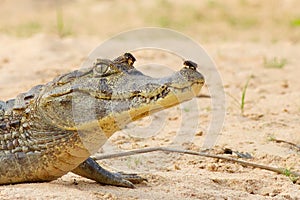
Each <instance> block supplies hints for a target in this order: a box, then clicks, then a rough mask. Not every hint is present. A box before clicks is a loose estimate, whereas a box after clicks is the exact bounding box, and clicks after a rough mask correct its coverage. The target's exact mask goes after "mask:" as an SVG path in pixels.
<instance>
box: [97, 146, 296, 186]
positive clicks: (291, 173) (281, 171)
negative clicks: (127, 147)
mask: <svg viewBox="0 0 300 200" xmlns="http://www.w3.org/2000/svg"><path fill="white" fill-rule="evenodd" d="M154 151H163V152H173V153H183V154H189V155H196V156H202V157H208V158H217V159H222V160H227V161H230V162H234V163H238V164H240V165H242V166H246V167H249V166H250V167H255V168H260V169H264V170H268V171H273V172H276V173H279V174H283V175H286V176H288V177H290V178H291V179H292V180H297V179H298V178H299V177H300V173H299V172H294V171H290V170H288V169H285V168H276V167H270V166H266V165H261V164H256V163H252V162H246V161H243V160H238V159H235V158H230V157H226V156H221V155H214V154H209V153H204V152H195V151H190V150H180V149H174V148H167V147H153V148H144V149H137V150H131V151H126V152H120V153H112V154H106V155H95V156H93V157H92V158H93V159H94V160H103V159H110V158H117V157H124V156H131V155H136V154H142V153H149V152H154Z"/></svg>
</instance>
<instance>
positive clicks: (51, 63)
mask: <svg viewBox="0 0 300 200" xmlns="http://www.w3.org/2000/svg"><path fill="white" fill-rule="evenodd" d="M3 2H6V3H7V1H3ZM33 2H34V1H33ZM79 2H80V1H79ZM89 2H90V3H91V1H89ZM103 2H104V4H105V5H107V2H106V1H103ZM230 2H231V3H232V1H230ZM287 2H290V1H287ZM77 3H78V2H77ZM5 5H6V4H5ZM287 5H289V6H290V4H288V3H287ZM292 5H293V4H292ZM257 7H259V6H257ZM3 8H6V10H5V9H4V10H5V11H7V10H9V9H8V8H9V6H7V7H3ZM76 8H77V7H76ZM78 9H79V8H78ZM95 9H96V8H95ZM73 12H75V11H73ZM13 19H14V17H12V19H11V20H12V21H13ZM137 21H138V20H137ZM2 24H3V23H2ZM138 24H139V23H138V22H137V25H138ZM106 25H107V24H106ZM107 26H108V25H107ZM225 30H226V29H225ZM297 31H298V29H297ZM200 32H201V31H200ZM109 33H110V32H109V31H108V32H106V33H105V34H109ZM105 34H104V33H102V35H101V36H100V37H97V36H95V35H71V36H68V37H64V38H61V37H58V36H57V35H54V34H47V33H43V31H41V32H40V33H37V34H33V35H30V36H28V37H17V36H15V35H13V34H9V33H5V32H4V33H2V34H0V44H1V48H0V94H1V96H0V98H1V99H2V100H8V99H10V98H14V97H15V96H16V95H17V94H18V93H20V92H24V91H27V90H28V89H30V88H31V87H33V86H34V85H37V84H41V83H46V82H48V81H51V80H52V79H53V78H54V77H56V76H57V75H59V74H62V73H66V72H68V71H71V70H74V69H77V68H78V67H79V66H80V64H81V63H82V61H84V59H85V58H86V56H87V55H88V53H89V52H90V51H91V50H93V49H94V48H96V47H97V45H98V44H100V43H101V42H102V41H103V40H104V39H106V37H105ZM194 35H195V37H196V39H199V38H197V36H196V35H197V34H196V33H194ZM225 35H227V36H228V32H226V33H225ZM249 35H250V34H246V35H245V34H244V35H243V34H242V36H240V37H241V38H242V39H244V38H248V39H247V40H246V39H245V40H237V41H235V40H234V39H231V40H229V41H228V40H222V39H221V40H217V41H214V40H215V38H216V37H217V35H214V36H212V38H208V39H207V40H206V41H205V42H203V43H202V42H201V41H199V42H201V43H202V44H203V46H204V48H205V49H206V50H207V51H208V53H209V54H210V55H211V57H212V58H213V59H214V60H215V62H216V64H217V69H218V71H219V73H220V75H221V77H222V80H223V85H224V90H225V94H226V118H225V122H224V126H223V130H222V132H221V133H220V135H219V137H218V140H217V142H216V145H215V146H214V148H213V149H212V150H211V152H212V153H215V154H219V155H223V154H224V151H223V149H224V148H230V149H232V150H234V151H239V152H248V153H250V154H251V155H252V156H253V158H252V159H248V160H247V161H251V162H256V163H261V164H266V165H270V166H274V167H283V168H288V169H292V170H294V171H297V172H300V165H299V163H300V154H299V151H297V149H295V148H292V147H291V146H289V145H287V144H281V143H280V144H279V143H274V142H272V141H270V140H269V138H270V137H273V138H276V139H282V140H286V141H290V142H293V143H296V144H300V134H299V124H300V118H299V117H300V101H299V99H300V79H299V75H300V68H299V66H298V65H300V60H299V57H300V45H299V43H298V42H297V40H298V37H296V34H295V32H292V33H291V34H289V35H288V39H286V40H284V39H281V38H280V37H281V36H280V37H279V39H278V41H277V40H276V42H274V41H273V40H272V38H271V39H270V40H266V41H265V40H263V39H262V40H259V41H257V40H256V39H253V38H252V39H251V38H250V36H249ZM279 35H280V34H279ZM228 37H230V34H229V36H228ZM249 38H250V39H249ZM273 39H274V38H273ZM136 57H137V59H138V61H141V62H143V61H149V60H150V61H154V62H156V63H159V62H160V61H161V60H162V59H164V61H165V63H166V64H167V65H169V66H171V68H172V69H179V67H180V65H179V64H178V62H177V60H176V59H175V58H174V59H173V57H172V55H164V54H162V53H159V52H158V53H157V52H156V53H154V54H153V53H152V52H138V53H137V54H136ZM273 58H278V59H279V61H280V59H282V58H283V59H285V60H286V61H287V62H286V64H285V65H284V66H283V67H282V68H274V66H278V64H274V63H272V61H271V60H272V59H273ZM264 59H267V61H266V62H267V65H271V66H273V67H271V68H270V67H266V62H265V61H264ZM157 70H158V69H157V68H148V69H146V72H147V73H150V74H151V73H152V74H160V73H165V72H163V71H157ZM199 70H200V71H201V68H200V69H199ZM249 77H252V78H251V79H250V81H249V85H248V88H247V93H246V98H245V108H244V114H243V115H242V114H241V110H240V105H239V102H240V99H241V95H242V90H243V87H244V85H245V84H246V81H247V79H248V78H249ZM207 87H208V88H209V85H208V86H206V87H205V88H203V91H202V94H209V92H208V89H207ZM195 103H196V104H195ZM195 105H197V106H198V108H199V111H197V110H196V109H194V107H193V106H195ZM211 109H212V105H211V100H210V99H207V98H196V99H194V100H193V101H191V102H187V103H184V104H183V106H181V107H175V108H171V109H169V110H168V111H167V112H163V113H158V114H155V115H154V116H153V117H150V118H146V119H144V120H142V121H141V122H135V123H134V125H131V126H129V127H128V128H127V129H126V130H123V131H120V132H118V133H116V134H115V135H114V136H113V137H112V138H110V140H109V141H108V142H107V143H106V144H105V146H104V147H103V148H102V149H101V150H100V152H101V153H111V152H113V151H122V150H130V149H138V148H143V147H155V146H168V145H171V144H172V142H174V141H175V139H176V138H177V134H178V130H179V129H180V130H181V131H182V132H183V134H186V137H185V135H183V136H184V137H185V138H188V140H187V141H188V142H185V143H184V144H182V147H183V148H186V149H191V150H195V151H199V150H201V148H202V145H203V142H204V138H205V137H206V135H207V128H208V126H209V124H210V120H211V117H212V116H211ZM183 116H184V117H185V118H184V119H185V120H183ZM195 120H199V122H200V123H196V125H195ZM160 121H163V124H159V123H158V122H160ZM149 124H151V125H150V126H149ZM149 127H150V128H149ZM153 128H155V131H153V130H152V129H153ZM151 130H152V132H151ZM149 131H150V133H149ZM141 134H142V135H141ZM227 156H231V157H236V155H227ZM100 163H101V164H102V165H104V166H106V167H107V168H110V169H112V170H116V171H125V172H137V173H138V174H140V175H141V176H144V177H146V178H147V179H148V182H144V183H142V184H139V185H136V186H137V188H136V189H127V188H119V187H113V186H102V185H99V184H97V183H95V182H93V181H90V180H87V179H84V178H81V177H79V176H77V175H74V174H72V173H69V174H67V175H65V176H63V177H62V178H60V179H58V180H56V181H52V182H50V183H32V184H18V185H6V186H1V187H0V198H1V199H300V185H299V181H298V183H296V184H294V183H292V181H291V180H290V179H289V178H288V177H286V176H283V175H278V174H275V173H273V172H269V171H265V170H260V169H253V168H249V167H242V166H240V165H238V164H233V163H229V162H225V161H222V160H216V159H208V158H202V157H197V156H189V155H178V154H173V153H172V154H165V153H149V154H144V155H137V156H131V157H125V158H120V159H110V160H104V161H101V162H100Z"/></svg>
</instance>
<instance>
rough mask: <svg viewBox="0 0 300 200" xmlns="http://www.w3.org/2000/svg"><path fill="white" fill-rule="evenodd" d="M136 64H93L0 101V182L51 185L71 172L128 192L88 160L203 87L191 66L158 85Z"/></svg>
mask: <svg viewBox="0 0 300 200" xmlns="http://www.w3.org/2000/svg"><path fill="white" fill-rule="evenodd" d="M134 61H135V58H134V57H133V56H132V55H131V54H129V53H125V54H124V55H122V56H120V57H118V58H116V59H115V60H112V61H111V60H106V59H98V60H97V61H96V62H95V63H94V65H93V66H91V67H89V68H85V69H80V70H76V71H73V72H71V73H68V74H65V75H62V76H60V77H58V78H56V79H54V80H53V81H51V82H49V83H47V84H45V85H39V86H36V87H34V88H32V89H31V90H30V91H28V92H27V93H22V94H20V95H18V96H17V97H16V99H13V100H9V101H6V102H3V101H0V184H11V183H21V182H39V181H51V180H55V179H57V178H59V177H61V176H62V175H64V174H66V173H68V172H70V171H73V172H74V173H77V174H79V175H82V176H85V177H87V178H90V179H93V180H96V181H97V182H100V183H104V184H111V185H119V186H125V187H133V184H132V183H131V182H130V181H128V180H125V179H126V177H125V179H124V177H123V176H122V175H120V174H114V173H110V172H108V171H106V170H104V169H103V168H101V167H100V166H99V165H97V163H96V162H94V161H93V160H92V159H90V158H89V156H90V155H91V154H92V153H95V152H96V151H97V150H98V149H99V148H100V147H101V146H102V145H103V144H104V143H105V141H106V140H107V139H108V138H109V137H110V136H111V135H112V134H113V133H115V132H116V131H118V130H120V129H122V128H123V127H124V126H125V125H126V124H128V123H130V122H131V121H134V120H138V119H140V118H142V117H144V116H147V115H149V113H153V112H157V111H159V110H162V109H165V108H168V107H171V106H174V105H177V104H179V103H181V102H183V101H187V100H190V99H191V98H192V97H194V96H195V95H197V94H198V93H199V91H200V89H201V87H202V86H203V84H204V78H203V76H202V75H201V74H200V73H199V72H197V70H196V67H197V65H196V64H195V63H193V62H191V61H185V63H184V67H183V69H181V70H180V71H179V72H176V73H174V74H173V75H172V76H169V77H165V78H160V79H158V78H152V77H149V76H146V75H144V74H142V73H141V72H139V71H138V70H136V69H135V68H134V66H133V64H134Z"/></svg>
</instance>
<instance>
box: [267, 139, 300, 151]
mask: <svg viewBox="0 0 300 200" xmlns="http://www.w3.org/2000/svg"><path fill="white" fill-rule="evenodd" d="M272 141H274V142H277V143H286V144H289V145H291V146H293V147H295V148H297V149H298V150H300V146H299V145H297V144H294V143H292V142H288V141H285V140H279V139H274V138H272Z"/></svg>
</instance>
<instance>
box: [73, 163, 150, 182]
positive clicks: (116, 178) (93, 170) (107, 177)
mask: <svg viewBox="0 0 300 200" xmlns="http://www.w3.org/2000/svg"><path fill="white" fill-rule="evenodd" d="M72 172H73V173H75V174H78V175H80V176H83V177H86V178H88V179H92V180H95V181H97V182H98V183H101V184H104V185H114V186H122V187H128V188H134V185H133V183H132V182H134V183H141V182H143V181H144V180H146V179H144V178H142V177H140V176H137V175H136V174H125V173H112V172H109V171H107V170H106V169H104V168H102V167H101V166H100V165H99V164H98V163H97V162H96V161H95V160H93V159H92V158H88V159H87V160H85V161H84V162H83V163H81V164H80V165H79V166H78V167H76V168H75V169H73V170H72Z"/></svg>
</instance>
